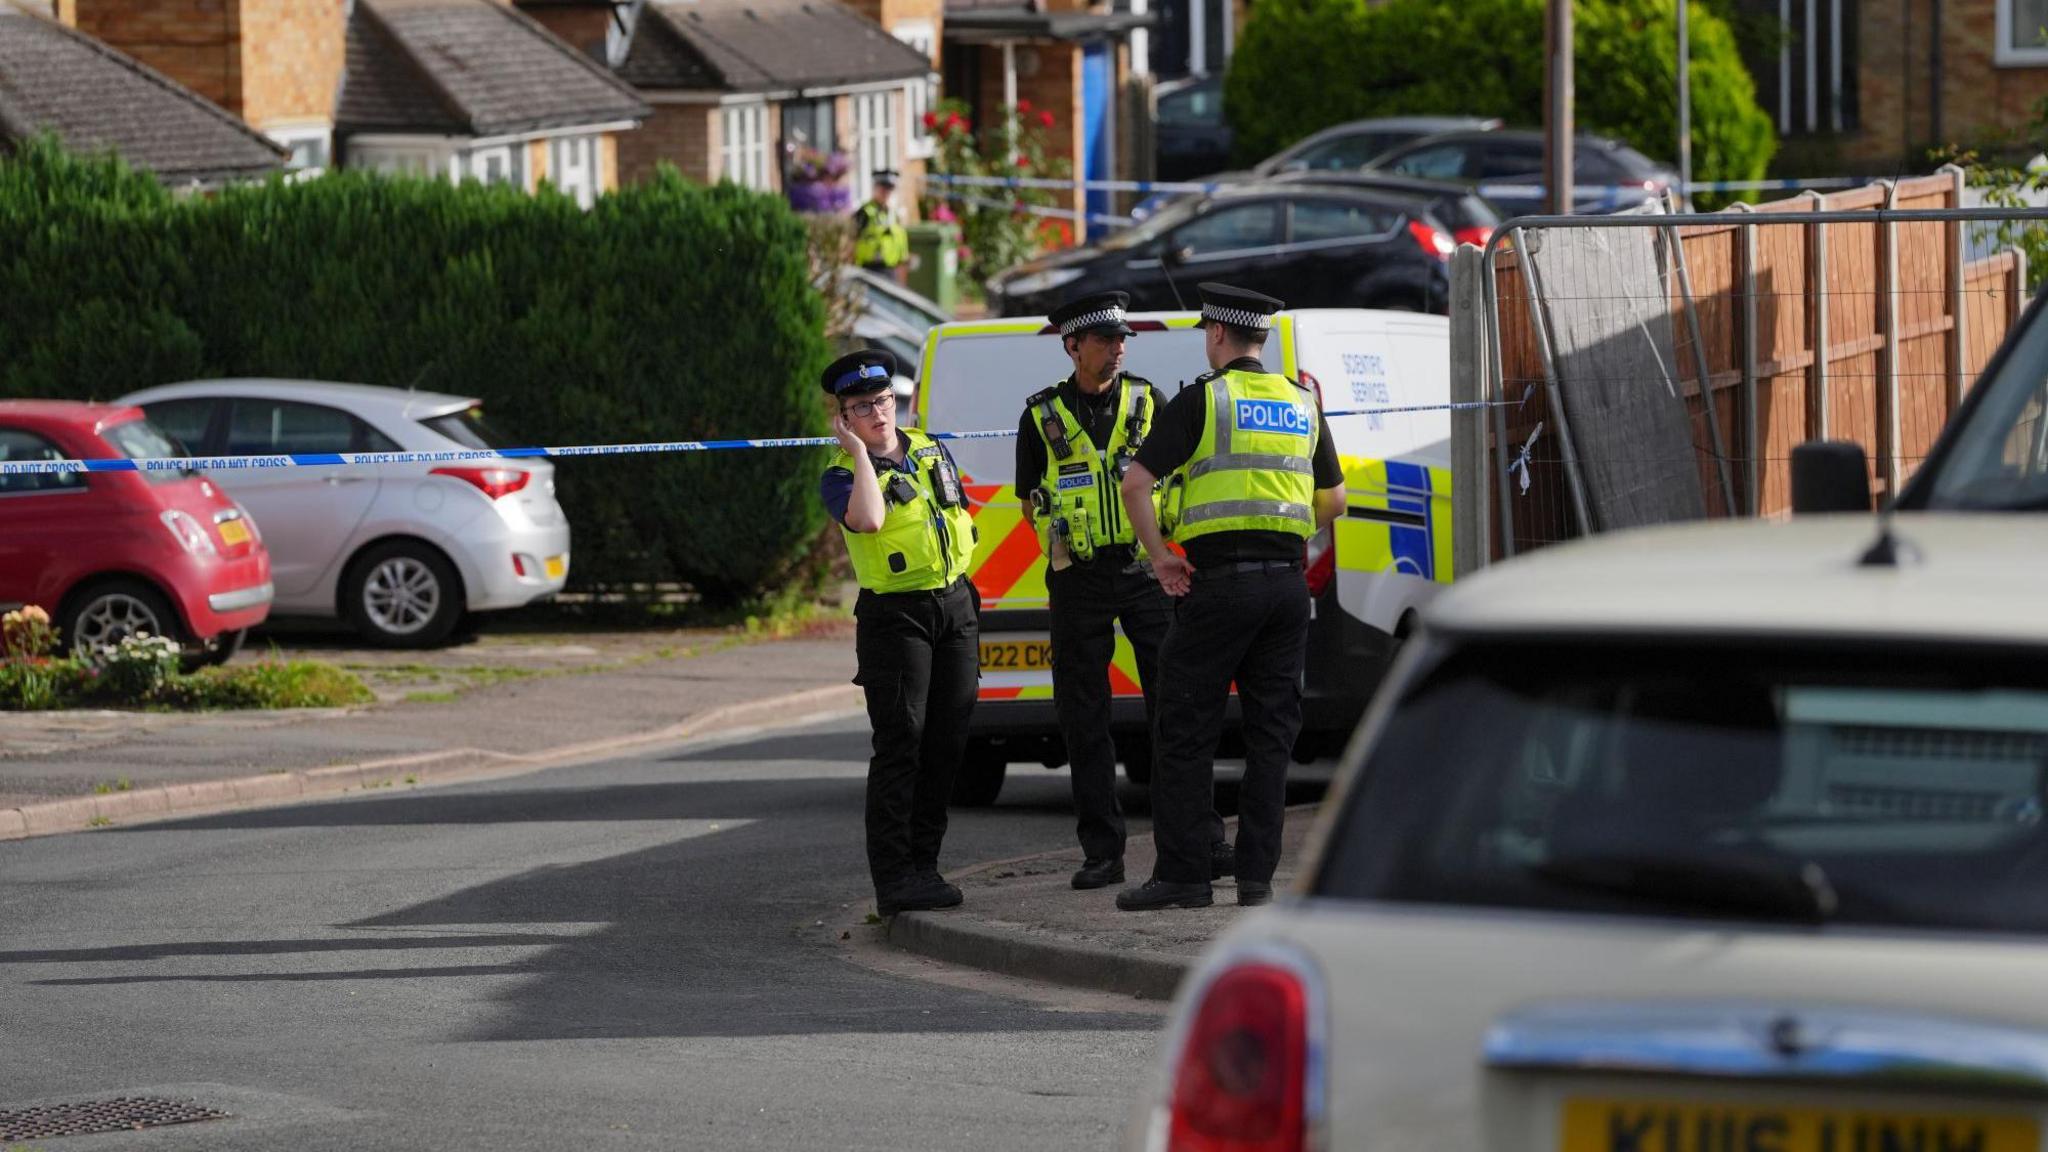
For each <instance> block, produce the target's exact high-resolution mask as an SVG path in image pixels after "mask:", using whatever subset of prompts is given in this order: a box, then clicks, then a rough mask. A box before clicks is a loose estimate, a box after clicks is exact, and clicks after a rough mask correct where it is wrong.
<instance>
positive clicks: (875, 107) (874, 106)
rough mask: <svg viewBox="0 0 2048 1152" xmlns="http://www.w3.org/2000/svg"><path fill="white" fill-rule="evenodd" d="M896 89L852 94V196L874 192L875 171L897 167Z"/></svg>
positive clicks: (862, 196)
mask: <svg viewBox="0 0 2048 1152" xmlns="http://www.w3.org/2000/svg"><path fill="white" fill-rule="evenodd" d="M896 96H897V90H896V89H893V88H891V89H887V90H885V91H881V92H861V93H857V94H856V95H855V96H854V97H853V141H854V152H853V156H854V172H853V191H854V196H855V198H857V199H860V200H867V199H868V198H870V197H871V196H873V195H874V192H875V173H876V172H877V171H879V170H881V169H883V168H894V167H896V160H897V153H896V125H897V112H898V106H897V103H896Z"/></svg>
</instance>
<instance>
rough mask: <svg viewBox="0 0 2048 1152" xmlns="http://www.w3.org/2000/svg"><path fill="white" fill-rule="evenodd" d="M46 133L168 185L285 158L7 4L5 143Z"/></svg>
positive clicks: (250, 174) (204, 103) (3, 22)
mask: <svg viewBox="0 0 2048 1152" xmlns="http://www.w3.org/2000/svg"><path fill="white" fill-rule="evenodd" d="M42 132H52V133H55V134H56V136H57V138H58V139H59V140H61V141H62V142H63V143H64V146H65V147H66V148H68V149H70V150H71V151H74V152H85V153H97V152H104V151H107V150H109V149H111V150H113V151H114V152H116V153H118V154H119V155H120V156H121V158H122V159H123V160H126V161H127V162H128V163H129V164H131V165H133V166H135V167H136V168H140V169H143V170H145V171H149V172H153V173H155V174H156V176H157V178H158V179H160V180H162V181H163V182H165V183H166V184H184V183H189V182H191V181H195V180H196V181H200V182H202V183H209V184H211V183H218V182H221V181H224V180H238V179H253V178H258V177H261V176H263V175H265V174H267V173H270V172H275V171H278V170H280V169H282V168H283V167H284V162H285V157H286V155H287V153H286V151H285V150H284V149H283V148H281V147H279V146H278V145H276V144H273V143H271V141H270V140H269V139H268V138H266V137H265V136H263V135H262V134H261V133H258V132H257V131H256V130H255V129H253V128H250V127H249V126H248V125H247V124H245V123H243V122H242V121H241V120H239V119H237V118H236V117H235V116H233V115H232V114H230V113H228V112H226V111H223V110H222V109H221V108H220V107H219V106H218V105H215V104H214V103H212V102H211V101H208V100H206V99H205V98H203V97H201V96H199V95H198V94H196V93H194V92H192V91H191V90H189V89H187V88H185V87H183V86H181V85H179V84H178V83H177V82H176V81H174V80H172V79H170V78H169V77H167V76H164V75H163V74H162V73H159V72H157V71H156V70H154V69H152V68H150V67H149V66H148V65H146V64H143V63H141V62H140V61H137V60H135V59H133V58H131V57H128V56H125V55H123V54H121V53H120V52H117V51H115V50H114V49H112V48H109V47H108V46H106V45H105V44H102V43H100V42H99V41H97V40H94V39H93V38H92V37H90V36H87V35H84V34H83V33H80V32H76V31H73V30H72V29H69V28H66V27H64V26H63V25H61V24H58V23H57V22H55V21H54V20H49V19H46V18H44V17H42V16H38V15H34V14H31V13H28V12H24V11H22V10H21V9H19V8H16V7H15V6H14V5H12V4H10V3H8V2H7V0H0V141H20V140H25V139H29V138H32V137H34V136H36V135H38V134H39V133H42Z"/></svg>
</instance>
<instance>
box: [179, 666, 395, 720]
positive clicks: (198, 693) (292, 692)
mask: <svg viewBox="0 0 2048 1152" xmlns="http://www.w3.org/2000/svg"><path fill="white" fill-rule="evenodd" d="M374 698H375V697H374V696H373V695H372V694H371V692H370V690H369V689H368V688H367V687H365V686H364V685H363V682H362V680H360V679H358V678H357V677H356V675H355V673H353V672H350V671H348V670H347V669H345V668H337V667H335V666H334V665H332V664H321V663H319V662H317V661H311V660H290V661H274V660H265V661H261V662H258V663H255V664H237V665H234V666H232V667H227V668H202V669H200V670H199V671H198V672H195V673H193V674H191V675H189V676H179V677H176V678H174V679H173V680H172V681H171V682H170V683H169V684H168V685H166V686H165V688H164V690H163V692H162V693H161V694H160V695H159V699H160V701H161V702H162V703H164V704H167V705H169V706H171V707H174V708H190V709H210V708H346V707H349V706H351V705H356V704H368V703H370V702H371V701H372V700H373V699H374Z"/></svg>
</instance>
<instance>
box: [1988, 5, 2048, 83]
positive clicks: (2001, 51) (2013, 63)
mask: <svg viewBox="0 0 2048 1152" xmlns="http://www.w3.org/2000/svg"><path fill="white" fill-rule="evenodd" d="M2012 5H2013V0H1998V4H1997V7H1998V40H1997V42H1996V44H1995V45H1994V47H1993V52H1992V59H1993V60H1994V61H1995V62H1996V63H1997V64H1998V66H1999V67H2001V68H2039V67H2044V66H2048V44H2042V45H2038V46H2036V47H2032V48H2021V47H2018V46H2017V45H2015V44H2014V43H2013V11H2012Z"/></svg>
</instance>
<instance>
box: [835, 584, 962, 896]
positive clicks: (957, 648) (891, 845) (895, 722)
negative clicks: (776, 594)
mask: <svg viewBox="0 0 2048 1152" xmlns="http://www.w3.org/2000/svg"><path fill="white" fill-rule="evenodd" d="M853 615H854V620H855V628H854V650H855V652H856V654H857V655H858V657H859V660H860V671H859V672H858V673H856V674H855V676H854V678H853V682H854V683H856V684H858V685H860V686H861V688H862V690H863V691H864V692H865V693H866V696H867V704H868V723H869V725H870V726H872V727H873V729H874V734H875V735H874V750H875V754H874V756H873V757H872V758H871V759H870V760H869V761H868V794H867V835H868V873H869V875H870V876H871V877H873V879H874V882H875V888H876V889H877V890H880V889H882V888H884V887H887V886H888V885H890V884H892V883H895V882H896V881H899V880H903V879H905V878H907V877H909V876H912V875H915V874H916V873H919V872H934V871H937V870H938V866H939V844H940V842H941V841H942V840H944V839H945V837H946V804H947V802H948V801H949V800H951V799H952V790H953V773H954V771H955V770H956V769H957V768H958V767H959V764H960V754H961V751H962V750H963V749H964V748H965V747H966V746H967V720H968V717H969V716H970V715H971V714H972V713H973V711H974V698H975V694H976V688H977V683H978V681H979V680H980V677H981V651H980V635H981V623H980V620H981V600H980V596H979V594H978V593H977V592H976V591H975V590H974V585H973V584H971V583H969V582H968V581H966V580H959V581H956V582H955V583H954V584H953V586H952V587H950V588H946V589H943V590H940V591H936V592H895V593H887V594H883V593H875V592H868V591H865V590H863V591H862V592H861V594H860V599H859V600H858V601H856V602H855V604H854V609H853Z"/></svg>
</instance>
